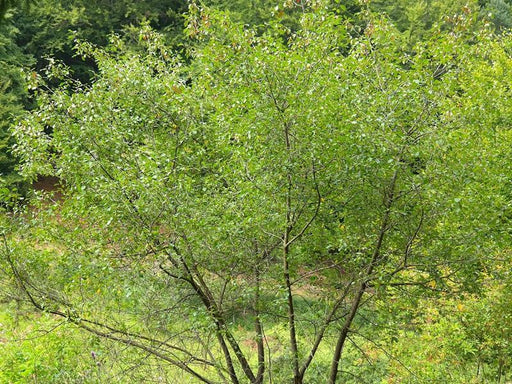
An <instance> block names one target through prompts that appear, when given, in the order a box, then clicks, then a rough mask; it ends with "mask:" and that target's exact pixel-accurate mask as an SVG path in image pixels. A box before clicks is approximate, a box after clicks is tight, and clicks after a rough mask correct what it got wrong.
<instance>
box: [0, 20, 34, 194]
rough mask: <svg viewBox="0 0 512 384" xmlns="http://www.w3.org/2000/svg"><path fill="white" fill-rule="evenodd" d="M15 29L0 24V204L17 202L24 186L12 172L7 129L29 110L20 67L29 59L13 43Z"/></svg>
mask: <svg viewBox="0 0 512 384" xmlns="http://www.w3.org/2000/svg"><path fill="white" fill-rule="evenodd" d="M17 32H18V31H17V30H16V28H14V27H13V26H12V25H11V24H10V23H4V24H2V25H0V202H1V203H5V202H9V201H12V200H16V198H17V197H18V196H19V194H20V193H21V194H23V192H24V189H25V188H26V186H25V185H24V183H23V180H22V178H21V176H20V175H18V173H17V172H16V171H15V167H16V164H17V161H16V159H15V157H14V156H13V154H12V153H11V147H12V145H13V143H14V141H13V139H12V138H11V135H10V131H9V129H10V126H11V124H12V123H13V122H14V121H15V119H16V117H17V116H20V115H21V113H22V112H23V107H28V105H29V101H28V94H27V88H26V85H25V78H24V77H25V75H24V73H23V71H22V68H24V67H26V66H27V65H29V63H30V60H29V59H28V57H27V56H26V55H24V54H23V53H22V52H21V50H20V49H19V48H18V47H17V46H16V44H15V43H14V40H15V37H16V34H17Z"/></svg>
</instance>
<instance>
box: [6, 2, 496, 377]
mask: <svg viewBox="0 0 512 384" xmlns="http://www.w3.org/2000/svg"><path fill="white" fill-rule="evenodd" d="M191 12H192V13H191V15H190V23H189V27H188V33H189V34H190V36H191V37H193V38H195V39H196V40H197V43H196V47H195V48H194V50H193V52H192V57H193V60H192V62H191V63H190V64H185V63H184V62H183V61H182V60H181V59H180V58H179V57H177V56H176V55H175V54H174V53H172V52H171V51H169V50H168V48H167V47H166V46H165V44H163V43H162V38H161V36H160V35H158V34H155V33H154V32H153V31H151V30H150V29H148V28H146V29H144V30H142V31H141V35H140V36H141V39H140V41H141V43H142V44H143V45H144V46H145V54H138V55H132V54H131V53H129V52H128V53H127V52H126V46H125V45H124V43H123V42H122V40H114V42H113V44H114V45H113V46H112V47H111V48H110V52H111V53H107V52H105V51H104V50H101V49H96V48H94V47H91V46H90V45H87V44H82V45H81V47H80V53H81V54H84V55H90V56H92V57H93V58H94V60H95V61H96V62H97V65H98V67H99V75H98V77H97V80H96V81H95V82H94V83H93V84H91V85H89V86H78V87H75V88H74V89H73V84H71V83H69V82H68V83H64V84H63V86H62V88H61V89H58V90H56V91H55V92H52V93H44V92H43V93H41V95H40V107H39V109H38V110H37V111H35V112H34V113H32V114H31V115H30V116H28V117H27V118H26V119H24V120H23V121H22V122H21V123H20V125H19V126H18V127H17V129H16V136H17V139H18V144H17V153H18V154H19V155H20V156H21V157H22V159H23V172H24V174H25V175H26V176H27V177H30V176H32V177H35V176H36V175H39V174H51V175H55V176H58V177H59V178H60V179H61V180H62V183H63V185H64V193H65V197H64V200H63V201H61V202H59V203H57V204H56V205H54V206H51V208H50V210H49V211H48V210H44V209H43V208H41V209H40V210H33V214H34V215H35V216H36V217H35V220H34V222H32V224H30V223H27V224H25V225H27V226H28V227H27V228H25V230H24V235H23V237H22V236H21V235H20V234H16V233H12V234H6V236H5V250H4V253H5V256H6V257H5V261H4V267H3V269H4V270H6V269H9V270H10V278H11V279H12V280H13V281H15V282H16V284H17V287H18V289H19V290H20V291H21V292H22V293H23V295H24V297H25V300H26V301H27V302H28V303H30V304H31V305H33V306H35V307H36V308H37V309H39V310H41V311H45V312H47V313H50V314H54V315H56V316H59V317H64V318H66V319H67V320H68V321H69V322H70V323H72V324H74V325H76V326H77V327H79V328H81V329H84V330H86V331H89V332H92V333H93V334H95V335H98V336H101V337H103V338H106V339H110V340H113V341H116V342H119V343H122V344H125V345H128V346H130V347H132V348H136V349H139V350H140V351H142V352H143V353H145V354H149V355H151V356H153V357H154V358H158V359H162V360H164V361H166V362H167V363H169V364H170V365H172V366H174V367H176V368H177V369H180V370H182V371H184V372H185V373H187V374H189V375H190V376H191V377H194V378H195V379H196V380H198V381H199V382H205V383H213V382H231V383H241V382H251V383H262V382H263V381H264V380H265V379H266V378H273V380H275V381H276V382H284V381H285V380H292V382H293V383H303V382H329V383H335V382H338V381H339V379H340V377H341V376H343V375H345V374H349V375H357V372H355V373H354V372H352V371H351V370H350V368H348V367H347V368H346V367H345V361H343V351H344V350H346V349H347V348H350V343H352V342H353V337H352V336H351V335H352V334H353V333H354V332H357V331H361V332H363V331H364V329H362V327H361V324H362V323H361V320H359V318H358V316H359V315H360V313H361V309H362V308H367V309H368V310H369V311H371V310H372V306H371V303H372V299H374V298H375V297H378V296H379V295H382V294H384V291H385V290H387V289H391V290H393V289H397V290H398V289H400V290H402V289H403V290H407V288H408V287H413V288H414V287H423V288H425V289H427V288H428V287H430V288H432V287H433V286H434V287H437V289H449V284H446V281H447V280H448V279H449V281H450V282H451V284H458V285H460V286H463V287H464V286H466V287H467V289H470V288H471V284H470V283H471V282H475V279H477V278H478V276H479V273H480V271H481V270H482V265H483V264H484V263H485V260H486V259H485V257H487V256H488V255H490V254H492V253H493V252H494V249H495V247H496V246H497V244H496V241H494V240H493V239H492V238H491V239H489V238H488V236H487V234H488V230H489V228H490V227H491V226H494V227H495V224H494V223H495V221H494V220H495V217H496V214H497V212H498V211H499V207H497V205H496V204H494V203H490V202H493V201H497V199H499V198H502V191H500V190H497V189H496V186H497V180H499V171H496V172H495V170H496V168H494V166H493V164H494V163H493V162H494V161H495V160H496V159H499V158H500V155H501V154H502V152H501V151H502V149H503V148H501V147H496V146H492V145H491V144H489V143H490V142H492V141H493V140H495V139H496V134H495V131H493V129H485V130H482V129H481V128H480V125H479V123H478V121H476V120H474V119H472V118H471V116H472V114H473V113H474V110H475V109H474V108H473V107H474V104H471V103H470V102H468V103H467V104H465V105H468V106H469V105H473V107H468V108H467V109H463V110H462V111H461V112H460V114H461V115H460V116H457V117H458V119H455V118H454V114H455V111H457V106H458V105H461V104H464V103H465V102H466V101H467V99H466V95H467V94H470V93H471V92H472V91H473V90H474V89H477V87H478V83H476V82H474V81H473V80H472V78H471V77H467V76H466V73H465V71H466V70H467V69H473V68H476V67H479V68H480V69H479V71H480V72H481V71H482V68H486V66H488V65H489V64H488V62H487V58H486V57H485V56H484V55H482V56H479V52H481V51H484V50H483V47H488V44H490V43H489V42H490V41H492V39H491V38H490V37H489V36H488V35H486V34H485V33H482V34H481V35H480V36H479V37H478V38H479V39H480V40H479V41H473V40H471V44H467V40H466V35H465V31H466V30H468V28H470V25H469V23H470V22H471V20H470V19H469V20H468V19H465V18H464V16H461V17H460V18H459V19H458V20H459V21H458V24H456V25H455V26H454V28H453V30H452V31H450V32H449V33H446V34H441V33H439V34H438V35H437V36H436V40H434V41H433V42H426V43H425V44H419V45H418V49H417V54H416V56H410V55H409V54H408V53H407V50H406V49H405V48H404V47H405V44H404V43H403V41H402V38H401V36H400V34H399V33H398V32H397V31H396V30H395V29H394V28H393V27H391V26H390V25H389V24H388V23H386V22H385V21H384V20H382V19H380V18H378V17H375V16H371V15H370V16H368V19H367V27H366V29H365V31H364V33H363V34H362V35H361V36H360V37H359V38H355V39H354V38H352V37H351V34H350V33H349V32H351V31H350V30H349V28H350V25H349V24H348V25H346V24H344V23H343V22H342V21H341V20H340V18H339V17H337V16H336V15H334V14H331V13H327V12H325V11H324V10H323V9H322V8H321V7H319V8H318V9H313V10H311V11H308V12H305V13H304V15H303V17H302V20H301V28H300V29H299V30H298V31H297V32H296V33H293V34H291V35H290V34H289V30H288V29H286V28H282V25H281V24H280V23H279V22H275V23H273V24H272V26H271V27H269V30H268V32H266V33H264V34H263V35H258V34H257V33H256V32H255V31H253V30H251V29H249V28H246V27H244V26H243V25H239V24H235V23H232V22H231V21H230V20H229V19H228V18H227V17H226V16H225V15H223V14H222V13H218V12H214V11H210V12H208V11H203V10H200V9H198V8H192V9H191ZM472 37H473V35H472ZM473 62H477V63H478V65H476V66H473V64H470V63H473ZM59 71H61V68H60V67H57V68H55V71H54V72H59ZM50 73H51V71H50ZM70 88H72V89H73V92H70V91H69V90H70ZM478 89H480V88H478ZM462 118H464V119H462ZM462 120H463V121H464V122H465V123H467V125H461V121H462ZM478 164H486V165H488V167H487V173H484V172H482V170H481V169H478ZM482 193H483V194H484V196H485V198H484V199H482ZM55 215H57V216H58V217H56V216H55ZM39 217H40V218H39ZM20 219H23V218H20ZM41 222H42V223H44V228H41V227H40V225H39V224H40V223H41ZM469 235H471V236H469ZM32 243H36V244H37V246H36V247H32V246H31V244H32ZM41 249H43V250H44V251H43V252H42V251H41ZM22 255H23V256H22ZM468 255H470V257H468ZM98 292H102V294H101V295H99V294H98ZM397 292H401V291H397ZM283 329H285V330H286V332H285V333H283V332H282V331H280V330H283ZM283 338H285V340H286V346H285V347H283V344H282V342H281V340H282V339H283ZM355 348H357V345H356V347H355ZM319 351H322V353H319ZM326 351H328V352H326ZM326 356H328V357H326Z"/></svg>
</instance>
